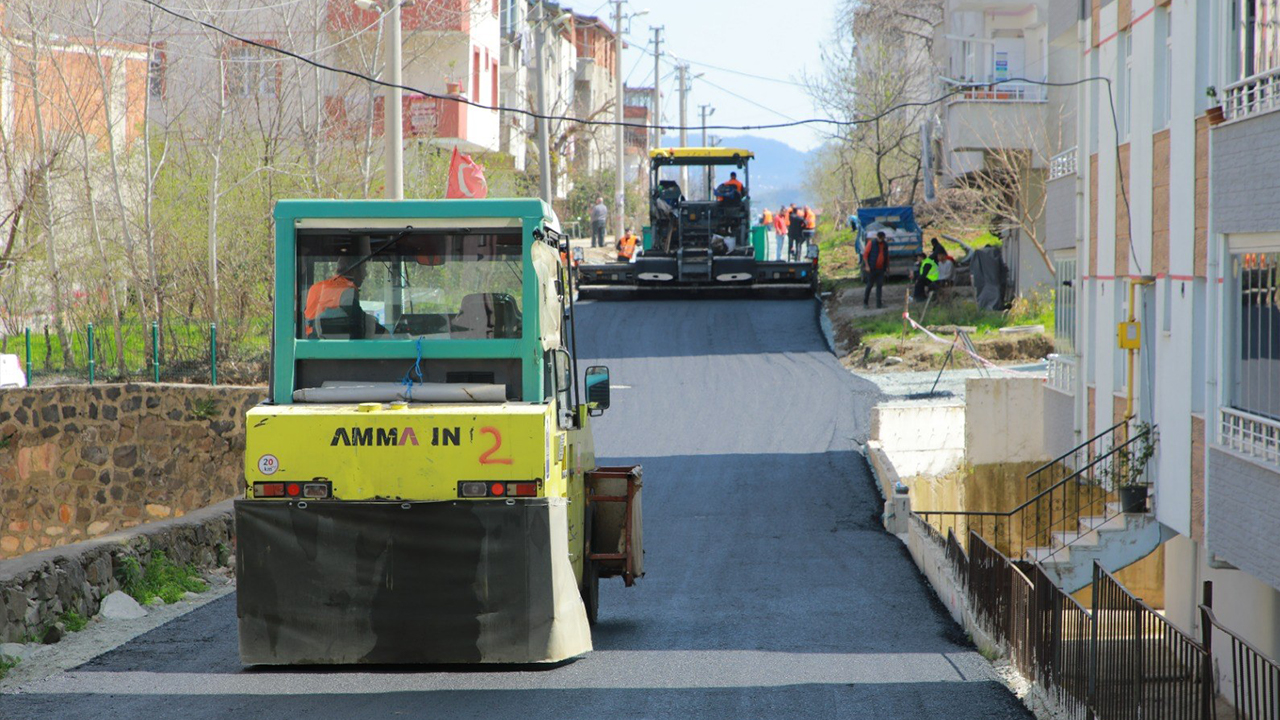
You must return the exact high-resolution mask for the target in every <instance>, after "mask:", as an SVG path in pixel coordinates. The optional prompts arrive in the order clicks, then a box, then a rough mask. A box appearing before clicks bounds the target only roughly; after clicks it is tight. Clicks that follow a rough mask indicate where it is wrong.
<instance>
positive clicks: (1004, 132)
mask: <svg viewBox="0 0 1280 720" xmlns="http://www.w3.org/2000/svg"><path fill="white" fill-rule="evenodd" d="M965 117H968V118H970V120H968V121H966V122H970V123H972V124H974V125H977V124H979V123H980V124H981V127H973V128H970V130H971V131H970V132H968V133H966V135H967V136H970V137H974V138H980V139H981V141H982V143H981V147H979V148H976V150H979V151H981V154H982V164H981V166H980V167H979V168H978V169H976V170H973V171H971V172H968V173H964V174H962V175H958V176H956V177H954V178H953V179H952V186H953V187H952V188H950V189H949V190H947V191H944V192H942V193H940V194H939V199H938V200H937V201H935V202H933V203H930V205H929V206H928V209H927V212H928V213H929V214H932V215H934V216H935V217H937V218H938V219H939V220H940V221H942V222H943V223H944V224H948V225H951V226H952V227H956V228H962V229H977V228H979V227H982V228H983V229H985V228H986V227H991V226H1000V227H1005V228H1008V229H1012V230H1015V231H1016V232H1017V233H1018V235H1019V237H1020V238H1021V239H1025V240H1027V241H1029V242H1030V243H1031V244H1032V246H1033V247H1034V248H1035V249H1036V252H1037V253H1038V254H1039V255H1040V259H1041V260H1042V261H1043V262H1044V265H1045V267H1046V268H1047V269H1048V270H1049V275H1050V276H1051V277H1052V276H1054V275H1056V268H1055V267H1054V264H1053V260H1052V259H1051V258H1050V257H1049V253H1048V251H1047V250H1045V246H1044V219H1045V207H1046V204H1047V195H1046V192H1045V183H1046V182H1047V180H1048V168H1049V161H1050V159H1051V157H1052V153H1053V152H1054V151H1055V150H1056V149H1057V148H1059V147H1060V146H1061V144H1062V138H1061V133H1062V122H1061V121H1060V119H1057V118H1049V117H1048V116H1047V114H1045V113H1039V112H1037V113H1029V114H1023V115H1016V116H1015V115H1014V114H1012V113H1005V114H1003V115H1001V120H1000V121H999V122H997V121H995V119H994V118H993V117H992V116H991V115H989V114H982V113H978V114H975V115H972V116H965Z"/></svg>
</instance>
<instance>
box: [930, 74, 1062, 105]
mask: <svg viewBox="0 0 1280 720" xmlns="http://www.w3.org/2000/svg"><path fill="white" fill-rule="evenodd" d="M948 84H949V85H950V89H952V90H957V91H958V92H957V93H956V94H954V95H951V96H950V97H948V98H947V103H948V104H951V103H960V102H1017V103H1026V102H1034V103H1042V102H1045V101H1046V100H1048V97H1049V96H1048V91H1047V88H1045V86H1043V85H1034V84H1032V83H1026V82H1019V81H1016V80H1011V81H1007V82H998V81H987V82H951V83H948Z"/></svg>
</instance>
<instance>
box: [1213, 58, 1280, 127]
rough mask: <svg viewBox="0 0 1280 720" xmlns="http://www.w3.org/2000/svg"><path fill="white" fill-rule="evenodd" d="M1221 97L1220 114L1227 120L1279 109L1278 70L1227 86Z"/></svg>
mask: <svg viewBox="0 0 1280 720" xmlns="http://www.w3.org/2000/svg"><path fill="white" fill-rule="evenodd" d="M1223 97H1224V99H1223V103H1222V112H1223V114H1225V115H1226V117H1227V119H1228V120H1238V119H1240V118H1244V117H1248V116H1250V115H1258V114H1260V113H1265V112H1271V111H1272V110H1276V109H1280V68H1275V69H1272V70H1268V71H1266V72H1261V73H1258V74H1257V75H1251V76H1249V77H1247V78H1245V79H1244V80H1241V81H1240V82H1237V83H1232V84H1231V85H1228V86H1227V88H1226V91H1225V94H1224V96H1223Z"/></svg>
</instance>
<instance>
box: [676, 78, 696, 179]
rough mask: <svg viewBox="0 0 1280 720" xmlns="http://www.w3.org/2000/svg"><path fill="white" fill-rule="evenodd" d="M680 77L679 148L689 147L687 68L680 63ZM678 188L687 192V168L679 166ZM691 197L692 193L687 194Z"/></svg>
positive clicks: (686, 166)
mask: <svg viewBox="0 0 1280 720" xmlns="http://www.w3.org/2000/svg"><path fill="white" fill-rule="evenodd" d="M676 72H677V73H678V74H679V76H680V147H689V130H688V127H689V66H688V65H686V64H685V63H680V64H679V65H677V66H676ZM680 188H681V190H683V191H684V192H689V166H688V165H681V166H680ZM689 194H690V196H692V194H693V193H689Z"/></svg>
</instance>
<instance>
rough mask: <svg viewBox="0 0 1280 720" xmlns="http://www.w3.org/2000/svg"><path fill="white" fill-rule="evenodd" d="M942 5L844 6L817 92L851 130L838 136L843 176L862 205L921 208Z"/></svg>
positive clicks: (849, 2) (851, 2)
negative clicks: (924, 132)
mask: <svg viewBox="0 0 1280 720" xmlns="http://www.w3.org/2000/svg"><path fill="white" fill-rule="evenodd" d="M941 12H942V2H941V1H940V0H867V1H865V2H856V1H855V0H843V2H842V3H841V5H840V6H839V8H838V12H837V18H836V24H835V30H834V33H833V35H832V38H831V39H830V40H829V41H828V42H827V44H826V45H825V46H824V47H823V49H822V58H823V63H822V65H823V68H824V70H823V71H822V73H821V74H819V75H816V76H810V77H807V78H805V82H806V84H807V85H808V87H809V94H810V95H811V96H812V97H813V99H814V101H815V102H816V103H818V105H819V106H820V107H821V108H822V109H823V110H825V111H826V112H827V113H828V114H829V115H830V116H831V117H833V118H837V119H840V120H843V121H845V122H847V123H851V125H846V126H844V128H843V129H842V130H840V131H839V132H837V133H835V134H833V135H832V136H831V144H830V147H833V148H834V149H835V150H836V154H835V157H834V160H835V161H836V162H835V163H834V165H835V167H834V168H833V169H834V170H835V171H836V172H839V173H840V174H841V176H842V177H843V183H842V185H843V187H844V188H847V190H848V191H849V192H851V193H852V195H853V196H854V198H855V200H856V201H857V202H859V203H861V202H862V201H864V200H867V201H871V200H872V199H874V202H878V203H896V202H907V203H910V202H913V201H914V200H915V196H916V188H917V186H918V185H919V179H920V156H921V149H920V142H919V128H920V125H921V124H922V123H923V122H924V121H925V120H926V119H927V118H929V117H930V116H931V115H932V114H933V110H932V106H931V105H930V103H929V100H930V96H931V94H932V93H933V92H934V88H933V84H934V79H933V78H934V77H935V73H934V71H933V70H934V65H933V60H932V42H933V40H932V38H933V36H932V29H933V24H934V23H935V22H936V20H937V19H938V18H940V17H941Z"/></svg>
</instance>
